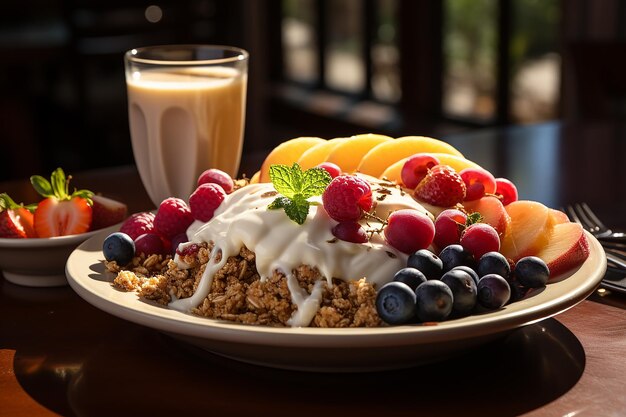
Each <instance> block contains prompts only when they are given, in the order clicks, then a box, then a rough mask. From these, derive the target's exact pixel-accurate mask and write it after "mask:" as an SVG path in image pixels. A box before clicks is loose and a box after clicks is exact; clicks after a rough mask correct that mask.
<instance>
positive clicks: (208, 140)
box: [124, 45, 248, 207]
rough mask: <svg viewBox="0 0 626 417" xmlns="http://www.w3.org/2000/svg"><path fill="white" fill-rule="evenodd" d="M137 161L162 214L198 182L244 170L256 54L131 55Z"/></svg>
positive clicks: (160, 50) (183, 50) (169, 48)
mask: <svg viewBox="0 0 626 417" xmlns="http://www.w3.org/2000/svg"><path fill="white" fill-rule="evenodd" d="M124 64H125V69H126V86H127V91H128V117H129V122H130V133H131V138H132V146H133V154H134V156H135V162H136V164H137V168H138V170H139V174H140V176H141V180H142V182H143V184H144V186H145V188H146V191H147V192H148V195H149V196H150V199H151V200H152V202H153V203H154V204H155V205H156V206H157V207H158V206H159V204H160V203H161V201H163V200H164V199H166V198H168V197H179V198H181V199H183V200H185V201H187V200H188V199H189V195H190V194H191V193H192V192H193V191H194V190H195V188H196V181H197V179H198V176H199V175H200V174H201V173H202V172H203V171H204V170H206V169H208V168H218V169H221V170H222V171H225V172H227V173H228V174H230V175H231V176H232V177H233V178H234V177H236V175H237V171H238V170H239V162H240V159H241V150H242V146H243V130H244V120H245V107H246V85H247V79H248V75H247V74H248V53H247V52H246V51H244V50H243V49H239V48H234V47H230V46H212V45H165V46H150V47H144V48H137V49H132V50H130V51H128V52H127V53H126V54H125V56H124Z"/></svg>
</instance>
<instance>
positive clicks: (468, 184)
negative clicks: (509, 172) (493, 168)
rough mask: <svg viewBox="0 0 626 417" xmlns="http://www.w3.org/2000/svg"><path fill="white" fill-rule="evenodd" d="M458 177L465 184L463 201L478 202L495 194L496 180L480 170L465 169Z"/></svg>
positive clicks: (483, 170)
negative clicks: (487, 195) (486, 195)
mask: <svg viewBox="0 0 626 417" xmlns="http://www.w3.org/2000/svg"><path fill="white" fill-rule="evenodd" d="M459 175H460V176H461V178H462V179H463V182H464V183H465V201H471V200H478V199H479V198H481V197H482V196H484V195H485V194H493V193H495V192H496V179H495V178H494V177H493V175H491V172H489V171H487V170H485V169H482V168H465V169H464V170H462V171H461V172H459Z"/></svg>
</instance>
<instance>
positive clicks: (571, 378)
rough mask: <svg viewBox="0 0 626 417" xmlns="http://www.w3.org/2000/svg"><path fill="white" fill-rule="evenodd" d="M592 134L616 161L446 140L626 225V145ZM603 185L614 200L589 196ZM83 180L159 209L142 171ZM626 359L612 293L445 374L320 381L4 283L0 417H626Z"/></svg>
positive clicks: (621, 312) (0, 289)
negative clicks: (622, 161)
mask: <svg viewBox="0 0 626 417" xmlns="http://www.w3.org/2000/svg"><path fill="white" fill-rule="evenodd" d="M606 129H608V128H606ZM603 131H604V132H611V130H610V129H608V130H603ZM590 132H594V134H593V135H592V136H593V137H592V138H591V139H588V140H590V141H592V143H596V144H597V143H602V144H604V145H603V146H614V148H611V149H613V151H612V152H609V151H606V150H604V151H602V152H603V153H604V156H605V157H606V158H608V159H603V160H601V161H600V160H595V161H594V160H592V161H591V162H589V163H583V161H582V160H579V159H580V157H581V155H586V152H584V149H586V148H584V146H586V145H585V143H586V142H585V140H584V139H583V138H582V136H584V135H581V129H574V128H572V127H569V126H562V125H560V124H547V125H539V126H529V127H521V128H512V129H499V130H498V129H495V130H488V131H480V132H477V133H472V134H466V135H458V136H453V137H449V138H446V139H447V140H449V141H450V142H451V143H453V144H454V145H455V146H457V147H458V148H459V149H461V151H462V152H463V153H464V154H466V156H468V157H470V158H472V159H475V160H476V161H477V162H479V163H481V164H482V165H484V166H485V167H487V168H489V169H492V170H493V171H494V172H495V173H496V175H506V176H508V177H509V178H511V179H512V180H514V181H516V182H518V185H519V186H520V192H521V194H522V195H523V196H525V197H527V198H536V199H539V200H540V201H544V202H546V203H549V204H551V205H553V206H558V205H560V204H563V203H564V202H567V201H572V200H571V198H572V197H576V198H577V199H580V200H582V199H585V200H587V201H589V202H590V203H591V204H592V206H593V207H594V209H597V210H598V211H599V212H601V213H602V214H603V215H606V216H607V217H610V219H611V221H614V220H615V222H616V223H615V224H618V225H620V226H624V219H623V218H621V219H620V218H619V217H620V215H619V214H621V216H623V213H624V212H625V211H624V210H623V207H624V202H625V199H626V192H625V191H626V190H625V188H626V187H624V179H623V178H624V176H622V179H619V178H617V177H615V178H613V179H611V180H608V178H609V176H610V175H607V170H608V171H611V170H613V171H615V170H620V169H621V170H623V169H624V168H623V166H619V164H618V162H619V161H618V158H617V157H615V155H614V154H615V152H616V150H615V149H616V148H615V147H618V148H619V147H621V148H619V149H620V150H622V149H623V147H624V146H626V145H625V143H626V138H625V137H624V135H623V132H624V131H623V130H622V134H621V136H619V135H616V136H614V138H615V139H614V142H611V141H609V140H606V142H603V140H604V139H602V138H601V137H599V136H598V134H597V132H598V131H597V130H593V129H591V130H590ZM571 138H578V139H571ZM576 141H578V142H576ZM620 141H621V142H620ZM541 143H543V145H544V148H545V149H543V148H542V149H543V150H540V144H541ZM609 143H610V145H608V144H609ZM556 145H558V146H556ZM581 146H582V147H583V148H582V149H581ZM589 146H591V145H589ZM570 147H572V149H570ZM592 148H593V149H594V150H595V151H597V150H598V149H600V150H602V149H603V148H602V147H597V146H594V147H592ZM546 149H547V150H550V149H551V151H550V152H548V151H547V150H546ZM503 155H504V156H507V159H506V160H505V162H503V161H501V160H500V159H501V158H502V157H503ZM621 155H622V156H624V155H626V152H622V154H621ZM258 159H259V155H252V156H247V158H246V161H247V164H248V165H247V166H250V167H256V166H258ZM248 161H249V162H248ZM519 161H523V162H525V163H527V164H530V165H526V164H525V163H523V162H519ZM529 167H531V168H532V169H530V170H529V169H528V168H529ZM568 167H570V168H572V170H571V171H569V169H570V168H568ZM601 167H603V169H604V170H603V171H597V170H599V169H601ZM522 168H523V169H522ZM579 171H580V172H579ZM582 171H584V173H583V172H582ZM248 172H251V171H248ZM549 172H552V174H550V173H549ZM611 172H612V171H611ZM572 173H573V174H572ZM597 180H599V181H601V182H602V183H603V184H604V185H605V186H607V187H613V188H612V189H613V191H614V193H609V192H605V191H603V190H602V189H597V188H602V187H600V186H597V187H594V188H586V186H587V185H588V184H593V183H594V181H597ZM537 181H538V182H537ZM607 181H609V182H610V184H608V185H607V184H606V182H607ZM611 181H612V182H611ZM75 182H76V186H77V187H87V186H88V187H91V188H92V189H94V190H98V191H101V192H102V193H104V194H105V195H110V196H113V197H117V198H120V199H123V200H124V201H126V202H127V203H128V204H129V207H130V210H131V211H133V212H135V211H141V210H147V209H151V208H153V207H152V204H151V203H150V200H149V199H148V197H147V195H146V193H145V191H144V190H143V187H142V186H141V182H140V180H139V177H138V175H137V172H136V170H135V169H134V168H133V167H121V168H112V169H108V170H102V171H92V172H85V173H78V174H76V175H75ZM537 184H540V185H541V187H540V189H535V187H536V186H537ZM579 185H584V186H583V187H579ZM620 186H621V187H622V188H619V187H620ZM552 187H553V188H552ZM554 190H557V191H559V192H558V193H557V194H556V197H555V195H553V194H552V191H554ZM0 191H7V192H9V193H10V194H11V195H13V196H15V197H16V198H17V199H21V198H24V199H28V198H27V197H28V195H29V191H28V186H27V184H26V183H25V182H11V183H5V184H0ZM577 193H579V194H577ZM614 207H618V208H619V207H621V208H622V209H621V213H620V212H617V214H616V213H615V212H614V211H613V209H614ZM620 221H621V223H620ZM624 358H626V296H623V295H620V294H611V293H610V292H601V293H596V294H594V295H592V296H591V297H590V299H589V300H586V301H583V302H582V303H581V304H579V305H578V306H576V307H574V308H572V309H570V310H568V311H566V312H564V313H562V314H560V315H558V316H557V317H556V318H550V319H546V320H543V321H541V322H538V323H535V324H532V325H529V326H526V327H524V328H522V329H518V330H516V331H514V332H512V333H511V334H509V335H507V336H506V337H504V338H503V339H501V340H499V341H497V342H494V343H492V344H489V345H486V346H483V347H481V348H480V349H477V350H475V351H471V352H467V353H464V354H463V355H461V356H459V357H456V358H453V359H450V360H447V361H445V362H441V363H436V364H431V365H427V366H422V367H419V368H412V369H406V370H401V371H389V372H379V373H365V374H310V373H300V372H292V371H283V370H276V369H269V368H263V367H257V366H252V365H246V364H242V363H238V362H235V361H232V360H229V359H225V358H221V357H218V356H214V355H211V354H208V353H200V352H197V351H195V350H194V349H192V348H191V347H189V346H187V345H184V344H181V343H179V342H177V341H175V340H173V339H171V338H169V337H168V336H165V335H163V334H161V333H159V332H157V331H154V330H152V329H149V328H145V327H142V326H139V325H135V324H133V323H130V322H126V321H124V320H121V319H118V318H116V317H113V316H111V315H109V314H107V313H104V312H102V311H100V310H98V309H96V308H95V307H92V306H91V305H90V304H88V303H86V302H85V301H83V300H82V299H81V298H80V297H78V296H77V295H76V294H75V293H74V292H73V291H72V290H71V289H70V288H69V287H61V288H48V289H36V288H26V287H20V286H16V285H13V284H11V283H9V282H7V281H5V280H4V279H3V278H0V416H2V417H4V416H16V417H17V416H28V417H31V416H53V415H63V416H73V415H76V416H120V415H151V416H160V415H169V416H171V415H191V414H192V413H193V414H194V415H203V414H206V415H223V416H239V415H242V416H244V415H245V416H250V415H277V416H283V415H284V416H293V415H298V416H314V415H316V416H318V415H320V414H323V415H328V416H331V415H362V416H377V417H379V416H381V415H394V416H402V415H407V416H409V415H410V416H421V415H424V416H427V415H477V416H512V415H521V414H527V415H531V416H566V415H571V416H573V415H576V416H608V415H613V416H617V415H626V395H624V392H625V391H624V389H625V388H624V387H625V386H626V360H624Z"/></svg>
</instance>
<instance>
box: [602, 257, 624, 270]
mask: <svg viewBox="0 0 626 417" xmlns="http://www.w3.org/2000/svg"><path fill="white" fill-rule="evenodd" d="M606 259H607V260H608V261H609V262H610V263H612V264H614V265H617V266H618V267H619V268H620V269H623V270H624V271H626V262H624V261H623V260H622V259H620V258H618V257H617V256H615V255H613V254H611V253H607V254H606Z"/></svg>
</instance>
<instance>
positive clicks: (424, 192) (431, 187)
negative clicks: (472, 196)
mask: <svg viewBox="0 0 626 417" xmlns="http://www.w3.org/2000/svg"><path fill="white" fill-rule="evenodd" d="M415 197H416V198H418V199H419V200H421V201H424V202H426V203H428V204H432V205H434V206H438V207H451V206H454V205H455V204H457V203H460V202H462V201H463V199H465V183H464V182H463V179H462V178H461V176H460V175H459V174H457V172H456V171H455V170H454V169H452V168H451V167H449V166H448V165H436V166H435V167H433V169H431V170H430V171H428V174H426V177H424V179H423V180H422V181H420V183H419V184H418V185H417V188H416V189H415Z"/></svg>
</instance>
